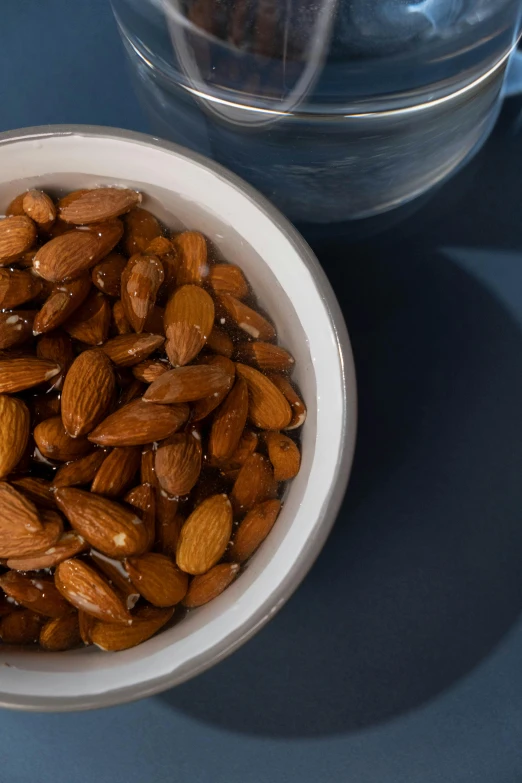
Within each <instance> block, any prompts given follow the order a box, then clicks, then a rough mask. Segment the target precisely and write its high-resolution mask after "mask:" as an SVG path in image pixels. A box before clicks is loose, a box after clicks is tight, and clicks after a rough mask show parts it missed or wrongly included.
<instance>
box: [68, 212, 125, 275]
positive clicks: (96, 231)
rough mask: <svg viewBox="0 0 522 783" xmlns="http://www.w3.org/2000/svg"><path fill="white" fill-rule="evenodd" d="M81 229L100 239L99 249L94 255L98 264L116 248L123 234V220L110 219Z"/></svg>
mask: <svg viewBox="0 0 522 783" xmlns="http://www.w3.org/2000/svg"><path fill="white" fill-rule="evenodd" d="M79 230H80V231H86V232H88V233H89V234H93V235H94V236H95V237H96V238H97V240H98V249H97V251H96V255H95V256H94V259H93V261H94V263H95V264H97V263H98V262H99V261H101V260H102V258H105V256H107V255H108V254H109V253H110V252H111V250H114V248H115V247H116V245H117V244H118V242H119V241H120V239H121V238H122V236H123V223H122V222H121V220H108V221H107V222H106V223H97V224H96V225H94V226H85V227H83V228H81V229H79Z"/></svg>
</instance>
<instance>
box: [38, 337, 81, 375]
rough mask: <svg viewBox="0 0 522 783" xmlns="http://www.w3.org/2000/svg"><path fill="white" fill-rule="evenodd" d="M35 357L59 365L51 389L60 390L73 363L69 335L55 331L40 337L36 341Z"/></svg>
mask: <svg viewBox="0 0 522 783" xmlns="http://www.w3.org/2000/svg"><path fill="white" fill-rule="evenodd" d="M36 356H37V358H38V359H47V360H48V361H50V362H56V364H59V365H60V368H61V373H60V374H59V375H57V376H56V377H55V378H53V379H52V381H51V388H53V389H56V390H60V389H61V388H62V386H63V379H64V378H65V376H66V374H67V372H68V370H69V367H70V366H71V364H72V363H73V361H74V351H73V346H72V340H71V338H70V337H69V335H67V334H64V333H63V332H60V331H57V332H52V333H51V334H44V335H41V336H40V337H39V338H38V340H37V341H36Z"/></svg>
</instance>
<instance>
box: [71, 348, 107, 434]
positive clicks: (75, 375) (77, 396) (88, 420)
mask: <svg viewBox="0 0 522 783" xmlns="http://www.w3.org/2000/svg"><path fill="white" fill-rule="evenodd" d="M115 390H116V381H115V378H114V372H113V370H112V364H111V362H110V360H109V358H108V357H107V355H106V354H105V353H103V351H99V350H93V351H84V352H83V353H81V354H80V355H79V356H77V357H76V359H75V360H74V362H73V364H72V366H71V368H70V370H69V372H68V373H67V376H66V378H65V383H64V385H63V392H62V422H63V425H64V427H65V431H66V432H67V434H68V435H70V436H71V437H72V438H78V437H80V436H81V435H87V434H88V433H89V432H91V431H92V430H93V429H94V427H95V426H96V425H97V424H98V423H99V422H100V421H101V420H102V419H103V417H104V416H105V415H106V413H107V410H108V408H109V406H110V404H111V401H112V398H113V395H114V392H115Z"/></svg>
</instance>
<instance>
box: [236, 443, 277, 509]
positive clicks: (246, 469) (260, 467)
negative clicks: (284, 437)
mask: <svg viewBox="0 0 522 783" xmlns="http://www.w3.org/2000/svg"><path fill="white" fill-rule="evenodd" d="M276 492H277V484H276V483H275V481H274V473H273V470H272V466H271V465H270V463H269V461H268V460H267V459H266V458H265V457H263V455H262V454H252V456H251V457H248V459H247V460H246V462H245V464H244V465H243V467H242V468H241V470H240V471H239V474H238V477H237V479H236V481H235V482H234V486H233V488H232V493H231V495H230V499H231V500H232V504H233V506H234V510H235V511H236V512H237V513H240V512H245V511H248V510H249V509H251V508H252V506H255V505H257V503H261V502H262V501H263V500H267V499H268V498H273V497H275V494H276Z"/></svg>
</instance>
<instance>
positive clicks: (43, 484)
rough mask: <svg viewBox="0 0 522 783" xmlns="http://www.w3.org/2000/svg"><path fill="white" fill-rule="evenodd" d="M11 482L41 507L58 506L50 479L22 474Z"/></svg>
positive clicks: (50, 507) (51, 508) (51, 507)
mask: <svg viewBox="0 0 522 783" xmlns="http://www.w3.org/2000/svg"><path fill="white" fill-rule="evenodd" d="M11 484H12V485H13V486H14V487H16V489H19V490H20V491H21V492H22V494H23V495H25V497H26V498H29V500H31V501H32V502H33V503H34V504H35V505H36V506H38V507H39V508H47V509H50V510H51V511H52V510H53V509H55V508H56V503H55V502H54V495H53V493H52V492H51V482H50V481H45V479H41V478H36V477H35V476H22V477H21V478H18V479H12V480H11ZM27 570H29V569H27Z"/></svg>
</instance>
